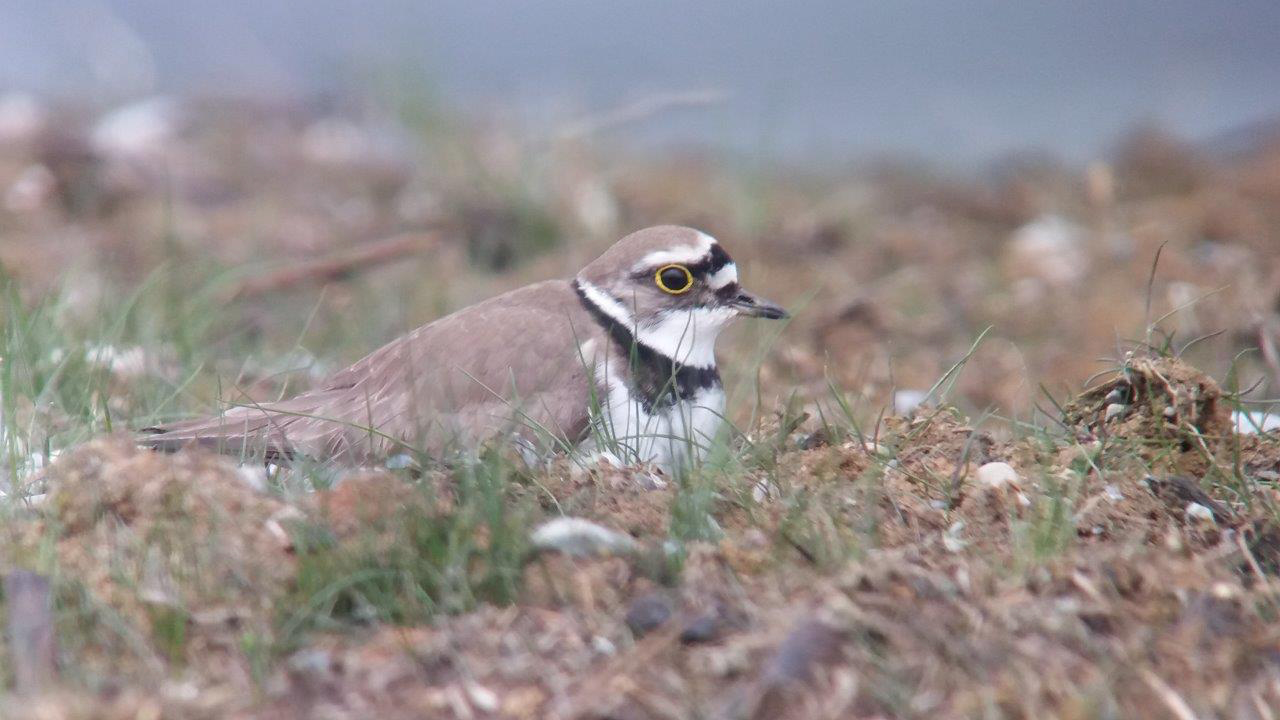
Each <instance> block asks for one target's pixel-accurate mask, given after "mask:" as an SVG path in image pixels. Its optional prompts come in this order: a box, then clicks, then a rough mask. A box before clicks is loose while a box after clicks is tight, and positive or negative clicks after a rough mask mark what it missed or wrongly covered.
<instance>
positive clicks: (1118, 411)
mask: <svg viewBox="0 0 1280 720" xmlns="http://www.w3.org/2000/svg"><path fill="white" fill-rule="evenodd" d="M1128 409H1129V406H1128V405H1121V404H1120V403H1111V404H1110V405H1108V406H1107V415H1106V417H1105V418H1103V422H1108V421H1110V420H1111V418H1115V417H1120V416H1121V415H1123V414H1124V411H1125V410H1128Z"/></svg>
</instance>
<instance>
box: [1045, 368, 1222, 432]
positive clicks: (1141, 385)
mask: <svg viewBox="0 0 1280 720" xmlns="http://www.w3.org/2000/svg"><path fill="white" fill-rule="evenodd" d="M1064 414H1065V419H1066V422H1067V423H1068V424H1069V425H1071V426H1074V427H1077V428H1080V429H1081V430H1083V431H1086V432H1088V433H1090V434H1091V435H1093V436H1118V437H1125V438H1147V439H1151V440H1172V441H1176V442H1177V443H1178V444H1179V445H1180V446H1182V448H1183V449H1190V448H1191V446H1192V445H1200V446H1202V447H1209V446H1212V445H1214V444H1216V442H1217V441H1218V440H1220V439H1221V438H1223V437H1225V436H1226V435H1227V433H1228V432H1229V430H1230V427H1231V426H1230V419H1229V416H1228V411H1227V407H1226V404H1225V403H1224V402H1223V397H1222V390H1221V388H1219V387H1218V384H1217V383H1216V382H1214V380H1213V379H1212V378H1210V377H1209V376H1208V375H1205V374H1204V373H1203V372H1201V371H1199V370H1197V369H1195V368H1193V367H1191V366H1190V365H1187V364H1186V363H1183V362H1182V361H1180V360H1176V359H1173V358H1130V359H1129V360H1127V361H1126V362H1125V364H1124V366H1123V367H1121V368H1120V370H1119V371H1118V372H1117V373H1116V374H1115V376H1114V377H1112V378H1111V379H1110V380H1107V381H1106V382H1104V383H1102V384H1101V385H1098V386H1096V387H1093V388H1091V389H1089V390H1088V391H1086V392H1084V393H1083V394H1081V395H1080V396H1079V397H1077V398H1076V399H1075V400H1074V401H1073V402H1072V403H1071V404H1069V405H1068V406H1067V407H1066V408H1065V413H1064Z"/></svg>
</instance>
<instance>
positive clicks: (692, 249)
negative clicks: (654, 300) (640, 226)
mask: <svg viewBox="0 0 1280 720" xmlns="http://www.w3.org/2000/svg"><path fill="white" fill-rule="evenodd" d="M715 244H716V239H715V238H713V237H711V236H710V235H708V234H706V233H704V232H699V233H698V242H697V244H695V245H681V246H679V247H673V248H671V249H670V250H658V251H657V252H651V253H649V254H648V255H645V256H644V258H643V259H642V260H641V261H640V262H638V263H636V265H635V269H636V270H644V269H646V268H651V267H657V266H659V265H669V264H671V263H681V264H684V265H691V264H693V263H696V262H698V261H699V260H701V259H703V258H705V257H706V256H707V255H708V254H710V253H711V246H713V245H715Z"/></svg>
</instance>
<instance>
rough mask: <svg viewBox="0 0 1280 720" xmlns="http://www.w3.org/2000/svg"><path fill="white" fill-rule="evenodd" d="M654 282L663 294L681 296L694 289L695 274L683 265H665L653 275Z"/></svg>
mask: <svg viewBox="0 0 1280 720" xmlns="http://www.w3.org/2000/svg"><path fill="white" fill-rule="evenodd" d="M653 280H654V282H656V283H658V287H660V288H662V291H663V292H666V293H671V294H672V295H679V294H681V293H686V292H689V288H692V287H693V273H691V272H689V268H687V267H685V266H683V265H663V266H662V267H660V268H658V272H656V273H654V274H653Z"/></svg>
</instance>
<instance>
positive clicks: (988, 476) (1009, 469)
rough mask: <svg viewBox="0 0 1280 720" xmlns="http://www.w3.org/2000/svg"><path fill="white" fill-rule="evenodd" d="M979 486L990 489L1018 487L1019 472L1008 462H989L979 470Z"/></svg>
mask: <svg viewBox="0 0 1280 720" xmlns="http://www.w3.org/2000/svg"><path fill="white" fill-rule="evenodd" d="M977 479H978V484H980V485H982V486H984V487H989V488H1003V487H1005V486H1013V487H1017V486H1018V471H1017V470H1014V469H1013V466H1012V465H1010V464H1009V463H1006V462H989V463H987V464H986V465H983V466H982V467H980V468H978V475H977Z"/></svg>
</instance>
